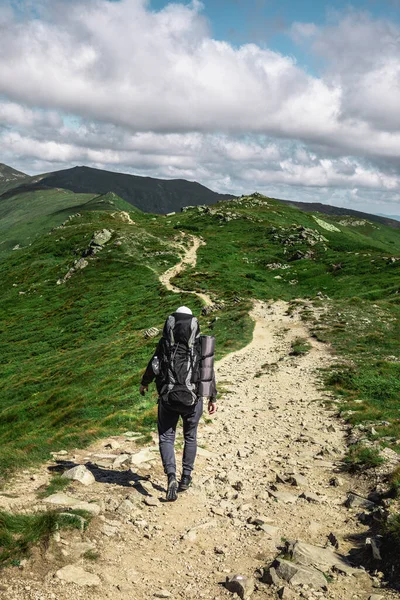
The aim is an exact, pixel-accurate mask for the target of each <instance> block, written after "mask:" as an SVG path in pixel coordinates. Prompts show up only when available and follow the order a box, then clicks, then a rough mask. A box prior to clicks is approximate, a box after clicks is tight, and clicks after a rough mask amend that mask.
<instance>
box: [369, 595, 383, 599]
mask: <svg viewBox="0 0 400 600" xmlns="http://www.w3.org/2000/svg"><path fill="white" fill-rule="evenodd" d="M368 600H385V597H384V596H381V595H380V594H372V596H370V597H369V599H368Z"/></svg>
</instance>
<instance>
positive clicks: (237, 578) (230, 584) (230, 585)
mask: <svg viewBox="0 0 400 600" xmlns="http://www.w3.org/2000/svg"><path fill="white" fill-rule="evenodd" d="M225 587H226V589H227V590H228V591H229V592H232V594H237V595H238V596H239V598H242V600H247V599H248V598H250V596H251V595H252V593H253V592H254V579H253V578H252V577H247V576H246V575H233V576H232V577H227V579H226V582H225Z"/></svg>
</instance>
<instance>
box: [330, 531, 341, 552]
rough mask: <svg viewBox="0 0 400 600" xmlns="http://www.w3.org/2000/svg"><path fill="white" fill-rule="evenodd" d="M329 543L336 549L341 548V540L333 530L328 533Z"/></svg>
mask: <svg viewBox="0 0 400 600" xmlns="http://www.w3.org/2000/svg"><path fill="white" fill-rule="evenodd" d="M328 543H329V544H330V545H331V546H332V547H333V548H335V549H336V550H337V549H338V548H339V541H338V539H337V537H336V535H335V534H334V533H332V532H331V533H330V534H329V535H328Z"/></svg>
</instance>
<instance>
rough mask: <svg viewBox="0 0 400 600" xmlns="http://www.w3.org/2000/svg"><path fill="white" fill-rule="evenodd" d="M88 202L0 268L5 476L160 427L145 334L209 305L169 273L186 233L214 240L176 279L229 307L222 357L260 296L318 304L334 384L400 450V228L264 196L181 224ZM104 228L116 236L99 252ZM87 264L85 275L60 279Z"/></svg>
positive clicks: (183, 218) (223, 317) (206, 320)
mask: <svg viewBox="0 0 400 600" xmlns="http://www.w3.org/2000/svg"><path fill="white" fill-rule="evenodd" d="M113 201H114V202H115V205H114V208H115V207H117V208H119V207H122V208H123V205H122V204H121V205H120V204H119V201H117V200H116V199H115V198H114V200H113ZM38 202H39V200H38ZM87 202H95V200H92V199H90V200H88V199H86V203H81V205H80V207H79V211H78V212H79V215H78V216H73V217H71V218H69V219H68V220H67V221H66V222H65V224H64V225H63V226H62V227H58V228H57V229H53V230H52V231H50V232H49V233H46V234H43V235H40V236H38V237H37V239H35V240H34V241H33V243H32V245H31V246H29V247H25V248H22V249H19V250H16V251H14V252H13V253H12V254H11V255H10V256H9V257H8V258H7V259H6V260H4V261H3V262H2V263H0V276H1V281H2V284H3V285H2V291H1V333H2V336H1V340H2V341H1V349H0V355H1V357H2V358H1V365H0V377H1V379H2V381H3V393H2V398H1V405H0V473H1V476H2V477H3V478H4V477H5V476H6V475H7V474H8V473H9V472H11V471H12V470H13V469H14V468H16V467H18V466H20V465H23V464H28V463H29V462H31V461H34V460H41V459H43V458H45V457H46V456H48V453H49V451H56V450H60V449H63V448H66V447H74V446H78V445H82V444H86V443H88V442H89V440H91V439H92V438H93V437H96V436H101V435H107V434H110V433H113V432H118V431H121V430H127V429H130V430H132V429H135V430H141V431H144V432H146V431H149V430H151V429H153V428H154V425H155V410H156V409H155V403H154V401H155V399H156V396H155V394H154V393H153V394H152V395H150V396H149V397H146V398H142V397H140V396H139V394H138V384H139V380H140V376H141V373H142V371H143V369H144V367H145V364H146V362H147V360H148V358H149V356H150V354H151V351H152V349H153V347H154V343H155V341H154V340H153V339H145V337H144V336H143V333H144V331H145V330H146V329H147V328H149V327H158V328H161V327H162V324H163V321H164V319H165V317H166V315H167V314H168V313H169V312H170V311H173V310H174V309H175V308H176V307H177V305H179V304H182V303H184V304H188V305H189V306H191V307H192V309H193V311H194V313H195V314H197V315H199V314H200V311H201V303H200V301H199V300H198V299H197V298H196V297H194V296H193V295H189V294H187V295H185V294H182V295H180V296H178V297H177V295H176V294H173V293H170V292H169V291H167V290H166V289H165V288H164V287H163V286H161V284H160V283H159V280H158V275H159V274H160V273H162V272H163V271H165V270H166V269H168V268H169V267H170V266H172V265H173V264H175V263H176V262H177V261H178V259H179V254H180V253H181V252H182V244H185V243H187V238H188V236H187V235H186V236H185V235H183V234H185V233H186V234H194V235H198V236H201V237H202V238H203V239H204V241H205V242H206V244H205V245H204V246H202V247H201V248H200V250H199V253H198V261H197V265H196V267H195V268H193V269H188V270H186V271H184V272H182V273H181V274H180V275H179V276H178V277H177V278H176V281H175V283H176V284H177V285H179V287H181V288H183V289H186V290H196V291H202V292H206V293H208V294H209V295H211V297H212V298H213V299H214V300H215V301H216V302H217V303H218V310H216V311H215V312H213V313H212V314H210V315H209V316H202V317H201V325H202V330H203V332H204V333H207V332H212V333H213V334H215V335H216V336H217V340H218V355H219V356H221V355H223V354H224V353H226V352H228V351H231V350H233V349H237V348H239V347H241V346H243V345H245V344H246V343H247V341H248V340H249V339H250V336H251V332H252V324H251V322H250V320H249V318H248V316H247V314H248V309H249V306H250V304H251V299H253V298H259V299H261V300H268V299H277V298H281V299H285V300H288V301H291V303H292V306H295V304H296V299H298V298H311V299H312V301H313V303H314V306H315V307H316V308H318V309H319V314H320V317H319V318H318V319H316V318H315V317H314V316H313V315H312V313H311V312H307V310H305V311H304V312H303V318H304V319H305V320H310V325H311V326H312V328H313V331H314V335H315V336H317V337H318V338H319V339H322V340H326V341H332V343H333V345H334V348H335V349H336V350H337V351H338V352H339V355H340V357H341V358H340V361H339V359H338V366H337V368H336V369H335V370H334V372H330V373H327V374H326V377H327V381H328V383H329V385H331V386H333V387H334V388H335V389H336V390H337V391H338V393H341V394H342V395H343V396H344V398H345V400H346V404H345V405H344V408H345V409H346V410H349V409H350V410H351V413H350V415H349V417H350V418H352V419H353V420H357V421H362V420H367V421H373V422H375V423H378V424H377V425H376V428H375V429H374V430H373V431H374V432H375V433H371V434H370V438H371V440H370V441H371V443H374V439H375V438H384V443H385V444H388V445H391V446H393V447H394V448H397V446H396V444H395V441H396V439H397V436H398V434H399V432H400V429H398V427H399V423H400V421H399V414H398V410H399V409H398V408H397V407H396V398H398V393H399V391H400V388H399V385H400V363H399V362H398V339H399V333H400V332H399V319H398V318H399V316H400V314H399V313H400V308H399V307H400V302H399V299H400V296H399V281H400V261H399V258H400V231H399V230H397V229H391V228H388V227H385V226H383V225H378V224H376V223H371V222H368V221H365V222H363V223H361V222H360V221H357V220H352V219H348V220H347V221H346V219H344V218H343V217H326V216H324V215H318V214H316V215H313V214H307V213H304V212H301V211H300V210H298V209H296V208H293V207H290V206H285V205H282V204H281V203H279V202H277V201H274V200H271V199H269V198H265V197H263V196H261V195H258V194H254V195H252V196H246V197H242V198H239V199H237V200H234V201H224V202H220V203H218V204H216V205H214V206H212V207H208V206H204V207H201V206H200V207H195V208H191V209H188V210H186V211H185V212H183V213H179V214H176V215H173V216H171V217H162V216H155V215H149V214H144V213H140V212H139V211H135V212H131V213H130V219H129V217H128V215H127V214H126V213H123V212H119V211H118V210H113V211H111V210H108V211H105V210H100V209H103V208H104V207H103V206H102V205H101V204H100V205H99V204H97V205H96V206H92V207H91V208H92V209H93V208H95V209H96V210H89V211H88V210H82V206H87ZM97 202H98V201H97ZM121 202H122V201H121ZM71 210H72V207H71ZM77 210H78V208H77V206H76V205H75V206H74V211H75V212H76V211H77ZM124 210H125V208H124ZM130 220H133V221H134V223H131V222H129V221H130ZM63 221H64V220H63ZM344 222H345V224H344ZM104 229H107V230H108V231H109V232H110V234H111V236H110V239H109V240H107V242H106V243H105V244H104V246H103V247H102V249H100V250H99V251H98V252H97V253H96V254H95V255H90V253H89V254H88V249H89V248H90V247H91V244H92V240H93V235H94V233H95V232H98V231H102V230H104ZM81 258H85V260H86V262H87V263H88V264H87V265H86V266H85V268H82V269H80V268H79V267H76V269H75V271H73V272H72V276H71V277H70V278H68V280H65V282H64V283H62V281H64V277H65V275H66V274H67V273H68V272H69V270H70V269H71V267H73V266H74V264H75V263H76V262H77V261H79V260H80V259H81ZM57 282H59V284H58V285H57ZM339 362H340V364H339ZM335 373H336V375H337V376H336V378H335V377H334V374H335ZM360 400H361V401H362V402H359V401H360ZM383 422H384V424H382V423H383Z"/></svg>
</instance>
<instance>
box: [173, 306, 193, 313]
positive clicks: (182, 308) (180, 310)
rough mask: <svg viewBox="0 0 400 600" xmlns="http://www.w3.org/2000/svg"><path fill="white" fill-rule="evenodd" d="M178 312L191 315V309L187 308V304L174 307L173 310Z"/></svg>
mask: <svg viewBox="0 0 400 600" xmlns="http://www.w3.org/2000/svg"><path fill="white" fill-rule="evenodd" d="M175 312H176V313H178V314H183V315H192V314H193V313H192V311H191V310H190V308H188V307H187V306H180V307H179V308H177V309H176V311H175Z"/></svg>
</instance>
